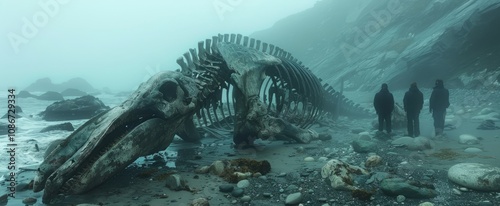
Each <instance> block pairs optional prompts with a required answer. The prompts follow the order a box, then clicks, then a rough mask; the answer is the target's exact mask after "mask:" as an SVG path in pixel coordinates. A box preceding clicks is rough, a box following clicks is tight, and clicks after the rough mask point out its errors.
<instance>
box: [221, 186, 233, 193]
mask: <svg viewBox="0 0 500 206" xmlns="http://www.w3.org/2000/svg"><path fill="white" fill-rule="evenodd" d="M233 189H234V186H233V185H229V184H226V185H220V186H219V191H220V192H224V193H228V192H232V191H233Z"/></svg>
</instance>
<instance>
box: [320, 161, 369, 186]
mask: <svg viewBox="0 0 500 206" xmlns="http://www.w3.org/2000/svg"><path fill="white" fill-rule="evenodd" d="M368 174H369V173H368V171H366V170H365V169H363V168H361V167H358V166H353V165H350V164H348V163H345V162H343V161H341V160H337V159H332V160H330V161H328V162H327V163H326V164H325V165H324V166H323V167H322V168H321V177H323V178H327V179H328V180H329V181H330V185H331V186H332V187H333V189H336V190H355V189H358V187H357V186H355V185H354V183H355V181H354V178H355V177H356V175H368Z"/></svg>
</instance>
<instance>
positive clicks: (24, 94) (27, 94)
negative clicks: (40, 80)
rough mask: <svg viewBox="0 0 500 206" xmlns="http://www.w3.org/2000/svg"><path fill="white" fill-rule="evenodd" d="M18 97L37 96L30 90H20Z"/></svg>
mask: <svg viewBox="0 0 500 206" xmlns="http://www.w3.org/2000/svg"><path fill="white" fill-rule="evenodd" d="M16 97H17V98H28V97H32V98H36V97H37V96H36V95H34V94H31V93H29V92H28V91H20V92H19V93H18V94H17V96H16Z"/></svg>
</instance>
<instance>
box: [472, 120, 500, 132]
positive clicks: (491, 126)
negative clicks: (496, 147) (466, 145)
mask: <svg viewBox="0 0 500 206" xmlns="http://www.w3.org/2000/svg"><path fill="white" fill-rule="evenodd" d="M476 129H479V130H495V129H500V127H499V126H496V125H495V122H494V121H493V120H491V119H487V120H484V121H483V122H481V124H480V125H479V126H478V127H477V128H476Z"/></svg>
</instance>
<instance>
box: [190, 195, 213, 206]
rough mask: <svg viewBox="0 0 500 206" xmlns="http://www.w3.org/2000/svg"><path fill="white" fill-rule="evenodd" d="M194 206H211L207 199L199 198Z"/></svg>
mask: <svg viewBox="0 0 500 206" xmlns="http://www.w3.org/2000/svg"><path fill="white" fill-rule="evenodd" d="M191 205H192V206H209V205H210V204H209V203H208V200H207V199H205V198H202V197H201V198H197V199H194V200H193V202H192V203H191Z"/></svg>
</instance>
